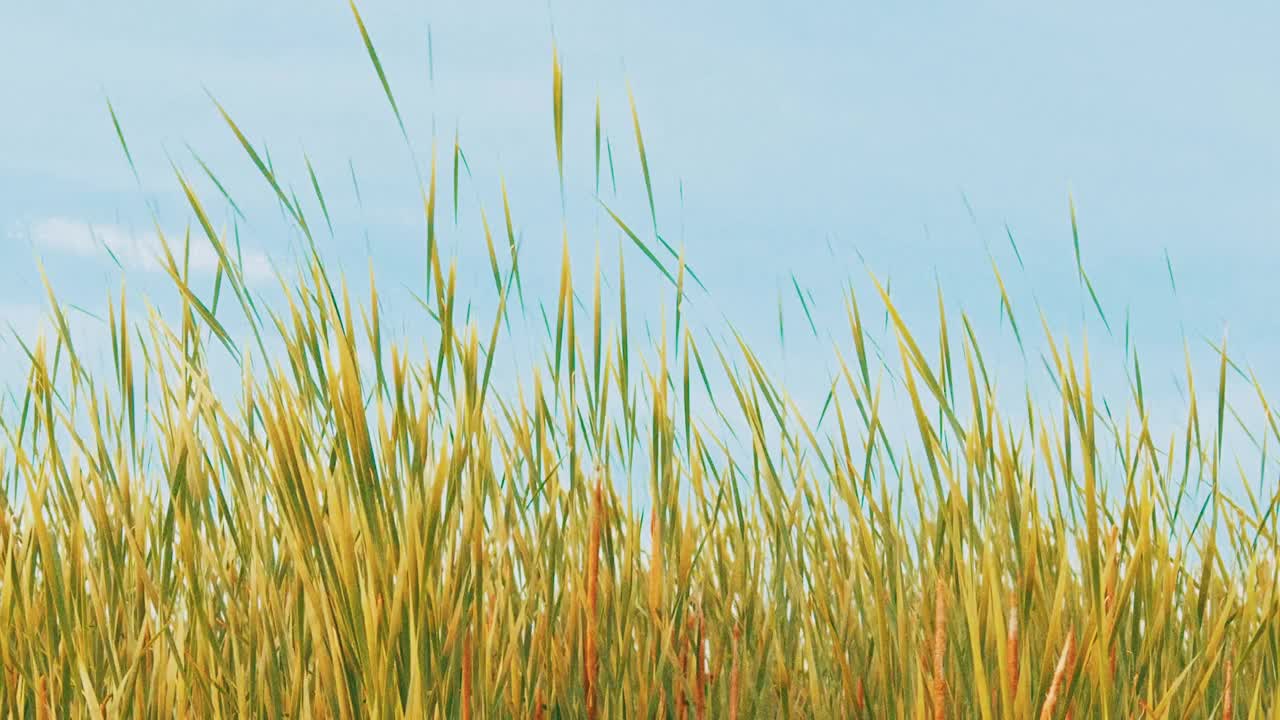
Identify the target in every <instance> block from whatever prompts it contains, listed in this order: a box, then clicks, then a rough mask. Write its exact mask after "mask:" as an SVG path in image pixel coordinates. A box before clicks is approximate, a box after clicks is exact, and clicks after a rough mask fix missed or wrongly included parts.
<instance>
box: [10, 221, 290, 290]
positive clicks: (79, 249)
mask: <svg viewBox="0 0 1280 720" xmlns="http://www.w3.org/2000/svg"><path fill="white" fill-rule="evenodd" d="M29 232H30V240H31V242H32V244H33V245H34V246H35V247H36V249H37V250H39V251H43V252H52V253H60V254H65V255H74V256H77V257H83V258H100V259H103V260H109V258H110V257H111V256H113V255H114V256H115V258H116V260H118V261H119V262H120V264H121V265H123V266H124V267H126V268H128V269H131V270H140V271H143V272H163V270H164V264H163V263H164V259H163V258H164V244H163V241H162V240H161V238H160V235H159V234H158V233H157V232H156V231H155V230H148V231H146V232H133V231H131V230H129V229H128V228H124V227H121V226H119V225H111V224H107V225H95V224H91V223H86V222H84V221H81V220H73V219H70V218H64V217H51V218H45V219H43V220H40V221H38V222H36V223H34V224H33V225H31V227H30V231H29ZM182 238H183V234H182V233H176V234H173V235H169V234H167V233H166V235H165V239H166V240H168V243H169V248H170V249H171V250H172V251H173V252H174V254H175V256H177V255H178V254H179V253H180V252H181V247H182ZM242 259H243V263H244V264H243V270H244V276H245V278H246V279H247V280H248V281H250V282H257V281H262V280H267V279H270V278H271V277H272V270H271V263H270V262H269V261H268V260H267V256H266V255H264V254H263V253H261V252H258V251H254V250H245V251H243V253H242ZM190 263H191V265H190V267H191V270H192V271H193V272H197V273H212V272H214V271H215V270H217V268H218V255H217V253H215V252H214V250H213V247H212V246H211V245H210V244H209V243H208V242H207V241H205V240H204V239H203V238H193V239H192V242H191V255H190Z"/></svg>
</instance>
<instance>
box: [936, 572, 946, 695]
mask: <svg viewBox="0 0 1280 720" xmlns="http://www.w3.org/2000/svg"><path fill="white" fill-rule="evenodd" d="M946 590H947V588H946V585H944V584H943V582H942V578H938V581H937V583H936V584H935V585H934V605H933V607H934V610H933V718H934V720H944V718H946V716H947V682H946V678H945V676H944V675H943V670H944V668H943V664H944V662H945V661H946V659H947V600H946V596H945V593H946Z"/></svg>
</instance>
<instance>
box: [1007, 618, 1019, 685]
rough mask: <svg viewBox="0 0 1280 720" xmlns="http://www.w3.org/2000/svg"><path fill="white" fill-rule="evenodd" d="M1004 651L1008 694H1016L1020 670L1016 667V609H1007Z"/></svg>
mask: <svg viewBox="0 0 1280 720" xmlns="http://www.w3.org/2000/svg"><path fill="white" fill-rule="evenodd" d="M1005 651H1006V652H1007V653H1008V655H1009V660H1008V663H1009V664H1008V670H1007V672H1008V676H1009V692H1010V694H1017V692H1018V674H1019V673H1020V672H1021V669H1020V667H1019V665H1018V608H1017V607H1016V606H1015V607H1011V608H1009V640H1008V643H1007V647H1006V649H1005Z"/></svg>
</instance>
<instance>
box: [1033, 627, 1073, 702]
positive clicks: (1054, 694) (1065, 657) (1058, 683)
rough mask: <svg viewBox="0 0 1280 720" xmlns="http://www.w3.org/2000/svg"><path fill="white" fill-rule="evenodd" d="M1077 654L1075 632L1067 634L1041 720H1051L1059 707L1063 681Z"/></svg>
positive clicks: (1045, 699)
mask: <svg viewBox="0 0 1280 720" xmlns="http://www.w3.org/2000/svg"><path fill="white" fill-rule="evenodd" d="M1074 652H1075V632H1074V631H1073V632H1070V633H1068V634H1067V641H1066V643H1065V644H1064V645H1063V646H1062V654H1061V655H1059V656H1058V666H1057V667H1056V668H1054V670H1053V682H1052V683H1051V684H1050V685H1049V693H1048V694H1047V695H1045V698H1044V706H1043V707H1041V708H1040V720H1051V719H1052V718H1053V709H1054V708H1055V707H1056V706H1057V705H1058V694H1059V693H1061V692H1062V685H1063V681H1064V680H1065V679H1066V677H1067V665H1068V664H1069V661H1070V659H1071V656H1072V655H1073V654H1074Z"/></svg>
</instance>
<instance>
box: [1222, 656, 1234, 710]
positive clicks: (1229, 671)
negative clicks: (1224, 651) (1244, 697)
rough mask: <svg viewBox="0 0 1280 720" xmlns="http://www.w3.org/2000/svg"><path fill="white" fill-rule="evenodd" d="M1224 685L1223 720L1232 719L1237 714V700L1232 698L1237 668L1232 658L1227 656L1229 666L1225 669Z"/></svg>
mask: <svg viewBox="0 0 1280 720" xmlns="http://www.w3.org/2000/svg"><path fill="white" fill-rule="evenodd" d="M1224 674H1225V675H1226V677H1225V678H1224V687H1223V689H1222V720H1232V718H1233V717H1234V716H1235V712H1236V708H1235V702H1234V701H1233V700H1232V699H1231V695H1232V692H1231V685H1232V682H1233V680H1234V679H1235V678H1234V677H1233V676H1234V675H1235V668H1234V667H1233V666H1232V664H1231V658H1227V666H1226V668H1225V669H1224Z"/></svg>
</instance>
